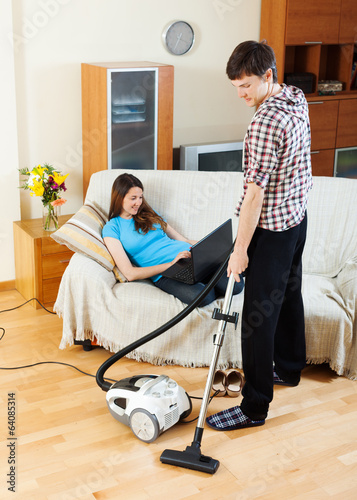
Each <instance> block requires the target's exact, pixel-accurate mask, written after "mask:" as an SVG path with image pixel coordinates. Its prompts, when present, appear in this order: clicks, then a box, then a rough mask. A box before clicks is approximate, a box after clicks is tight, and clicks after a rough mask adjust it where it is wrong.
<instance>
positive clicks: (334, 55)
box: [260, 0, 357, 175]
mask: <svg viewBox="0 0 357 500" xmlns="http://www.w3.org/2000/svg"><path fill="white" fill-rule="evenodd" d="M356 26H357V1H356V0H315V1H314V2H312V1H311V0H261V27H260V39H261V40H262V39H265V40H267V42H268V44H269V45H270V46H271V47H272V48H273V49H274V52H275V56H276V66H277V72H278V81H279V82H280V83H282V82H284V81H285V75H286V74H287V73H290V74H291V73H310V75H312V79H313V85H312V92H311V93H308V94H306V98H307V101H308V102H309V112H310V122H311V149H312V153H313V156H312V169H313V174H314V175H333V162H334V150H335V148H341V147H354V146H357V120H356V116H357V115H356V112H357V109H356V108H357V88H356V87H355V85H354V83H353V72H354V71H355V66H356V64H357V31H356ZM321 80H337V81H339V82H342V91H338V92H335V95H331V96H330V95H321V92H319V91H318V83H319V81H321ZM325 161H326V166H325V167H324V165H323V162H325ZM321 172H324V173H321Z"/></svg>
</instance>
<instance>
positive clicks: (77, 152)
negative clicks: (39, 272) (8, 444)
mask: <svg viewBox="0 0 357 500" xmlns="http://www.w3.org/2000/svg"><path fill="white" fill-rule="evenodd" d="M6 1H7V2H9V0H6ZM12 5H13V29H12V34H13V36H14V44H13V54H14V58H15V80H16V102H17V125H18V142H19V162H18V165H14V166H13V167H11V168H12V170H11V171H12V174H13V172H14V170H16V168H17V167H18V166H19V167H25V166H27V167H33V166H35V165H38V164H39V163H44V162H48V163H52V164H53V165H56V166H57V167H59V168H60V169H61V170H62V172H63V173H68V172H69V173H70V175H69V177H68V179H67V181H66V185H67V186H68V191H67V192H66V196H65V197H66V198H67V200H68V201H67V203H66V204H65V205H64V206H63V207H62V213H73V212H75V211H76V210H78V208H80V206H81V204H82V199H83V198H82V196H83V194H82V156H81V155H82V148H81V88H80V85H81V82H80V64H81V62H103V61H143V60H145V61H153V62H162V63H167V64H173V65H174V66H175V90H174V92H175V94H174V95H175V100H174V147H176V146H179V145H180V144H184V143H191V142H198V141H200V142H205V141H211V140H231V139H240V138H242V137H243V135H244V132H245V129H246V127H247V124H248V123H249V120H250V117H251V113H252V111H251V110H250V109H249V108H247V107H246V106H245V103H244V102H240V101H239V100H238V98H237V96H236V92H235V90H234V88H233V87H232V86H231V85H230V83H229V80H228V78H227V77H226V75H225V67H226V63H227V60H228V57H229V56H230V54H231V52H232V50H233V49H234V47H235V46H236V45H237V44H238V43H239V42H241V41H243V40H246V39H258V37H259V26H260V0H180V1H177V0H130V1H129V0H105V1H103V0H13V1H12ZM175 19H183V20H186V21H188V22H190V23H191V24H192V26H193V28H194V29H195V33H196V42H195V46H194V48H193V50H192V51H191V52H189V53H188V54H186V55H184V56H181V57H177V56H172V55H170V54H169V53H168V52H167V51H166V50H165V48H164V46H163V43H162V39H161V35H162V31H163V29H164V27H165V26H166V25H167V23H168V22H170V21H172V20H175ZM3 34H4V32H3ZM10 35H11V33H9V32H8V31H7V27H5V37H6V40H5V41H6V42H7V44H8V47H7V50H9V47H11V44H10V39H11V36H10ZM3 38H4V37H3ZM2 94H3V93H2ZM13 106H14V105H13ZM9 170H10V169H9V168H8V171H9ZM15 192H16V196H17V193H18V191H17V190H16V188H15V186H14V187H13V193H15ZM7 196H8V197H9V199H10V198H11V194H10V193H8V195H7ZM20 200H21V218H22V219H27V218H34V217H40V215H41V201H40V200H39V199H36V198H31V197H30V196H29V193H28V192H24V191H21V192H20ZM16 216H17V214H16ZM11 220H12V219H11ZM1 266H2V264H0V281H3V280H5V279H6V278H5V275H6V274H7V273H8V269H7V268H6V266H5V267H4V268H3V269H2V268H1ZM11 273H12V277H14V270H13V268H12V271H11Z"/></svg>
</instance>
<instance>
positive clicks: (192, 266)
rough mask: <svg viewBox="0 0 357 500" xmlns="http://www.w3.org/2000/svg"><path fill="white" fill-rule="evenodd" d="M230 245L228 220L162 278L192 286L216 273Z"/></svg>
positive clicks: (230, 234) (230, 223) (167, 270)
mask: <svg viewBox="0 0 357 500" xmlns="http://www.w3.org/2000/svg"><path fill="white" fill-rule="evenodd" d="M232 245H233V241H232V219H228V220H227V221H226V222H224V223H223V224H221V225H220V226H219V227H217V228H216V229H214V230H213V231H212V232H211V233H209V234H208V235H207V236H205V237H204V238H203V239H202V240H200V241H199V242H197V243H196V244H195V245H193V246H192V248H191V258H190V259H180V260H178V261H177V262H175V264H173V265H172V266H171V267H169V268H168V269H166V271H164V272H163V273H162V276H165V278H171V279H174V280H177V281H182V282H183V283H187V284H189V285H193V284H194V283H197V282H198V281H202V280H204V279H205V278H207V277H208V276H209V275H210V274H213V273H214V272H216V271H217V269H218V268H219V266H220V265H221V264H222V263H223V262H224V260H225V259H226V257H227V256H228V254H229V253H230V252H231V250H232Z"/></svg>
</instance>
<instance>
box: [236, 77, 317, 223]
mask: <svg viewBox="0 0 357 500" xmlns="http://www.w3.org/2000/svg"><path fill="white" fill-rule="evenodd" d="M310 144H311V136H310V122H309V111H308V105H307V102H306V99H305V96H304V94H303V92H302V91H301V90H300V89H297V88H295V87H288V86H286V85H283V89H282V91H281V92H280V93H279V94H277V95H275V96H273V97H270V98H269V99H267V100H266V101H264V102H263V103H262V104H261V105H260V106H259V108H258V110H257V111H256V113H255V115H254V117H253V119H252V121H251V123H250V125H249V128H248V131H247V134H246V136H245V139H244V192H243V195H242V198H241V200H240V202H239V203H238V205H237V210H236V215H239V211H240V208H241V205H242V202H243V199H244V196H245V193H246V191H247V187H248V186H247V184H248V183H250V182H254V183H255V184H257V186H259V187H261V188H263V189H264V200H263V206H262V211H261V214H260V220H259V223H258V226H259V227H261V228H264V229H268V230H271V231H285V230H287V229H289V228H291V227H294V226H296V225H297V224H299V223H300V222H301V221H302V220H303V218H304V216H305V211H306V205H307V197H308V192H309V190H310V189H311V187H312V177H311V158H310Z"/></svg>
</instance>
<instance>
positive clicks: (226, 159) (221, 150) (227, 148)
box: [180, 141, 243, 172]
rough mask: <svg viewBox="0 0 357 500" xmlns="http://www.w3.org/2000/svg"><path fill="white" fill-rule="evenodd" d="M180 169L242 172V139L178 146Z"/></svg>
mask: <svg viewBox="0 0 357 500" xmlns="http://www.w3.org/2000/svg"><path fill="white" fill-rule="evenodd" d="M180 169H181V170H198V171H200V170H201V171H205V172H217V171H218V172H220V171H225V172H242V171H243V141H225V142H209V143H201V144H185V145H182V146H180Z"/></svg>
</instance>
